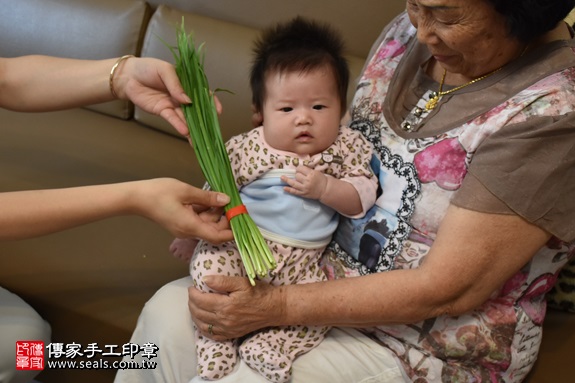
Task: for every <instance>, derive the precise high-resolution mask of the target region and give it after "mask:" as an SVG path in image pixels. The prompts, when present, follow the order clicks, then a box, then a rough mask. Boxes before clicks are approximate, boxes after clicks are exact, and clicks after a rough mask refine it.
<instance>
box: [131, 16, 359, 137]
mask: <svg viewBox="0 0 575 383" xmlns="http://www.w3.org/2000/svg"><path fill="white" fill-rule="evenodd" d="M182 17H183V18H184V21H185V26H186V30H187V31H188V32H189V33H192V32H193V33H194V38H195V41H196V43H197V44H202V43H205V62H204V68H205V71H206V76H207V77H208V81H209V83H210V87H211V88H212V89H217V88H221V89H226V90H229V91H231V92H233V94H229V93H225V92H223V93H220V94H219V95H218V97H219V98H220V100H221V102H222V104H223V108H224V111H223V113H222V115H221V116H220V125H221V128H222V135H223V137H224V140H227V139H228V138H230V137H231V136H233V135H236V134H239V133H242V132H245V131H247V130H249V129H250V128H251V127H252V125H251V116H252V112H251V91H250V87H249V74H250V68H251V62H252V44H253V41H254V40H255V39H256V38H257V37H258V35H259V32H260V31H259V30H258V29H255V28H250V27H246V26H243V25H239V24H234V23H231V22H227V21H222V20H216V19H213V18H210V17H206V16H201V15H197V14H194V13H187V12H182V11H179V10H176V9H173V8H170V7H168V6H165V5H160V6H158V8H157V9H156V12H155V13H154V15H153V16H152V19H151V20H150V24H149V27H148V31H147V33H146V36H145V38H144V45H143V47H142V56H151V57H156V58H161V59H163V60H166V61H169V62H172V63H174V62H175V60H174V57H173V55H172V53H171V52H170V50H169V48H168V47H167V46H166V44H165V43H167V44H169V45H170V46H175V45H176V28H177V26H179V25H180V24H181V22H182ZM347 59H348V62H349V65H350V71H351V74H352V76H351V78H352V83H353V82H354V81H355V78H356V76H357V75H358V74H359V73H360V71H361V68H362V66H363V63H364V58H360V57H355V56H348V57H347ZM352 94H353V86H350V91H349V96H348V99H349V100H351V95H352ZM135 119H136V120H137V121H139V122H141V123H143V124H146V125H148V126H151V127H154V128H156V129H160V130H163V131H164V132H167V133H169V134H173V135H176V136H179V134H178V133H177V132H176V131H175V130H174V129H173V128H172V127H171V126H170V125H169V124H168V123H166V122H165V121H164V120H162V119H161V118H160V117H157V116H153V115H150V114H148V113H146V112H144V111H142V110H140V109H139V108H136V111H135Z"/></svg>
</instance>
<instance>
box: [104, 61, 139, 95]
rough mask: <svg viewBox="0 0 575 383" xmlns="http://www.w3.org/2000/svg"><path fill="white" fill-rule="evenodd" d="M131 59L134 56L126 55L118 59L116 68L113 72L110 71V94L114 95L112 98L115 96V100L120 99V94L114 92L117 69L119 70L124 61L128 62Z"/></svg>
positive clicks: (113, 68)
mask: <svg viewBox="0 0 575 383" xmlns="http://www.w3.org/2000/svg"><path fill="white" fill-rule="evenodd" d="M130 57H134V55H125V56H122V57H120V58H119V59H118V61H116V63H115V64H114V66H113V67H112V70H111V71H110V81H109V82H110V93H112V96H114V98H118V94H117V93H116V91H115V90H114V73H116V68H118V66H119V65H120V64H121V63H122V61H124V60H127V59H129V58H130Z"/></svg>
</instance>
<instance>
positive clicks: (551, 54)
mask: <svg viewBox="0 0 575 383" xmlns="http://www.w3.org/2000/svg"><path fill="white" fill-rule="evenodd" d="M415 33H416V31H415V29H414V28H413V27H412V25H411V24H410V23H409V20H408V18H407V16H406V15H405V14H402V15H400V16H398V17H397V18H396V19H395V20H394V21H393V22H392V23H391V24H390V25H389V26H388V27H387V28H386V29H385V30H384V31H383V33H382V35H381V36H380V39H379V40H378V42H376V44H375V45H374V48H373V50H372V53H371V57H370V58H369V59H368V62H367V63H366V66H365V68H364V71H363V74H362V76H361V78H360V80H359V82H358V85H357V92H356V95H355V97H354V101H353V105H352V109H351V116H352V122H351V128H352V129H355V130H358V131H360V132H361V133H362V134H363V135H364V136H365V137H366V138H367V140H368V141H370V142H371V144H372V145H373V147H374V157H373V160H372V164H371V165H372V169H373V170H374V173H375V174H376V176H377V177H378V180H379V182H380V189H381V190H380V193H379V194H378V200H377V202H376V204H375V206H374V207H373V208H372V209H371V210H369V211H368V212H367V214H366V215H365V217H363V218H361V219H344V220H343V221H342V222H341V223H340V226H339V228H338V230H337V232H336V234H335V237H334V242H333V243H332V245H331V246H330V248H329V249H328V251H327V252H326V253H325V255H324V259H323V267H324V269H325V270H326V272H327V273H328V276H329V278H331V279H334V278H343V277H350V276H358V275H364V274H369V273H376V272H385V271H388V270H393V269H410V268H417V267H418V266H419V265H420V264H421V262H422V261H423V260H424V259H425V257H426V255H427V253H428V252H429V249H430V247H431V246H432V244H433V242H434V239H435V237H436V234H437V231H438V228H439V226H440V224H441V221H442V219H443V217H444V215H445V212H446V210H447V208H448V206H449V205H450V204H456V205H458V206H461V207H464V208H469V209H473V210H478V211H484V212H496V213H501V214H517V215H519V216H521V217H523V218H524V219H526V220H528V221H529V222H532V223H534V224H535V225H538V226H539V227H541V228H543V229H545V230H547V231H548V232H550V233H551V234H552V235H553V236H552V239H551V240H550V241H549V242H548V243H547V244H546V246H544V247H543V248H541V249H540V250H539V251H538V252H537V254H536V255H535V256H534V257H533V259H532V260H531V262H529V263H528V264H527V265H525V266H524V267H523V269H521V270H520V271H519V272H518V273H517V274H516V275H515V276H513V277H512V278H511V279H509V280H508V281H507V283H505V284H504V286H503V287H501V289H500V290H498V291H495V292H494V293H493V294H492V296H491V298H490V299H489V300H487V301H486V302H485V303H484V304H483V305H482V306H480V307H478V308H476V309H475V310H473V311H470V312H468V313H466V314H464V315H460V316H457V317H449V316H440V317H436V318H430V319H428V320H425V321H423V322H421V323H416V324H410V325H393V326H391V325H390V326H381V327H378V328H376V329H370V330H366V332H367V333H369V334H370V335H372V336H373V337H375V338H377V339H378V340H379V341H380V342H381V343H383V344H384V345H385V346H386V347H388V348H389V349H391V350H392V351H393V352H394V353H395V355H396V356H397V358H398V359H399V360H400V361H401V363H402V364H403V366H404V368H405V370H406V372H407V374H408V375H409V376H410V377H411V378H412V380H413V381H414V382H438V381H443V382H521V381H522V380H523V379H524V378H525V376H526V375H527V373H528V372H529V370H530V369H531V367H532V365H533V363H534V362H535V360H536V358H537V353H538V349H539V345H540V341H541V335H542V334H541V325H542V322H543V318H544V315H545V309H546V305H545V299H544V295H545V293H546V292H547V291H549V290H550V289H551V287H552V286H553V284H554V282H555V279H556V275H557V273H558V270H559V269H560V267H561V266H562V265H564V264H565V263H566V262H567V260H568V258H569V257H571V256H572V255H573V254H575V224H574V222H575V206H574V204H575V203H574V202H573V201H572V200H573V198H572V195H573V193H575V174H574V173H575V171H574V169H575V151H574V149H573V148H574V145H575V132H574V130H575V129H573V126H575V113H574V112H573V111H574V110H575V86H574V85H575V55H574V49H573V42H571V41H564V42H555V43H551V44H548V46H545V47H543V48H541V50H538V51H536V52H533V54H526V55H525V56H524V57H521V58H520V59H519V60H516V61H517V62H513V63H511V64H509V65H508V66H506V67H504V68H502V70H500V71H498V72H497V73H495V74H494V75H492V76H490V77H489V78H487V79H485V80H482V81H479V82H477V83H475V84H473V85H470V86H468V87H465V88H463V89H461V90H457V91H455V92H453V93H451V94H449V95H447V96H443V97H442V98H441V99H440V101H439V104H438V105H437V107H436V108H435V109H433V110H432V111H431V112H426V111H425V103H426V102H427V100H429V97H430V94H431V92H432V91H434V90H437V88H438V84H437V83H436V82H435V81H433V80H432V79H430V78H429V77H428V76H427V75H425V72H424V70H423V68H424V66H425V63H426V62H427V60H429V58H430V54H429V53H428V52H427V50H426V48H425V46H422V45H421V44H419V43H418V42H417V41H416V40H417V39H416V38H415ZM481 193H491V194H492V195H494V196H495V197H496V199H497V200H498V201H500V203H499V204H495V205H493V204H489V203H486V202H484V201H485V200H484V199H482V198H477V197H478V195H481ZM405 283H409V281H405ZM377 293H378V292H374V294H377ZM380 293H381V294H385V291H382V292H380Z"/></svg>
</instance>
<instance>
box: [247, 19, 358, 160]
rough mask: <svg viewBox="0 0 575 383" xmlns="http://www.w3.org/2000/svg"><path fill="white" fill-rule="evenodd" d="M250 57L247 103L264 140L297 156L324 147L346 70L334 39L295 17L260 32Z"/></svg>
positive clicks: (337, 113)
mask: <svg viewBox="0 0 575 383" xmlns="http://www.w3.org/2000/svg"><path fill="white" fill-rule="evenodd" d="M254 54H255V58H254V62H253V66H252V70H251V77H250V84H251V88H252V102H253V106H254V109H255V111H256V112H257V113H260V114H261V117H262V119H263V121H264V135H265V139H266V141H267V142H268V143H269V144H270V145H271V146H272V147H275V148H277V149H281V150H285V151H291V152H296V153H298V154H300V155H302V154H315V153H318V152H321V151H323V150H324V149H326V148H327V147H329V145H331V143H333V141H334V140H335V138H336V137H337V135H338V134H339V121H340V119H341V117H342V116H343V114H344V112H345V110H346V106H347V100H346V96H347V86H348V82H349V68H348V64H347V61H346V59H345V58H344V56H343V42H342V40H341V38H340V36H339V34H338V33H337V32H335V31H334V30H333V29H331V28H330V27H329V26H327V25H323V24H319V23H317V22H313V21H309V20H306V19H304V18H301V17H297V18H295V19H293V20H291V21H289V22H287V23H283V24H278V25H276V26H275V27H273V28H270V29H267V30H266V31H264V33H263V34H262V36H261V38H260V39H259V40H257V41H256V43H255V48H254ZM274 136H275V137H274Z"/></svg>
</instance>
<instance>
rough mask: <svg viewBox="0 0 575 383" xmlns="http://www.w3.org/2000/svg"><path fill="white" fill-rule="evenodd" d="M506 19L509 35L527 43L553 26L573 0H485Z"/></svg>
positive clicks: (574, 2) (567, 11) (573, 5)
mask: <svg viewBox="0 0 575 383" xmlns="http://www.w3.org/2000/svg"><path fill="white" fill-rule="evenodd" d="M487 1H489V2H490V3H491V4H493V6H494V7H495V9H496V10H497V11H498V12H499V13H501V14H502V15H503V16H504V17H505V18H506V19H507V26H508V28H509V33H510V35H511V36H513V37H515V38H517V39H519V40H520V41H522V42H525V43H529V42H530V41H532V40H533V39H536V38H537V37H540V36H542V35H543V34H545V33H546V32H549V31H550V30H551V29H553V28H555V26H556V25H557V23H559V22H560V21H561V20H563V19H564V18H565V17H566V16H567V15H568V14H569V12H571V10H572V9H573V8H574V7H575V0H487Z"/></svg>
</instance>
